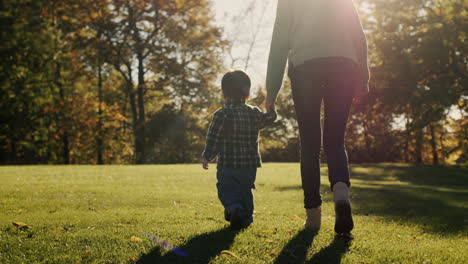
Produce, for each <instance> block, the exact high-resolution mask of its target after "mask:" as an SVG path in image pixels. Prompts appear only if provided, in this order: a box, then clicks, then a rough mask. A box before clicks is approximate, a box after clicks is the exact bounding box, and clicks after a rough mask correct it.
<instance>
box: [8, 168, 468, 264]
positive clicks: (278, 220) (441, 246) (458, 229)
mask: <svg viewBox="0 0 468 264" xmlns="http://www.w3.org/2000/svg"><path fill="white" fill-rule="evenodd" d="M326 175H327V169H326V166H323V167H322V184H323V185H322V194H323V199H324V203H323V207H322V208H323V209H322V212H323V223H322V229H321V230H320V231H319V232H318V234H313V233H310V232H306V231H303V230H302V228H301V227H302V224H303V222H304V210H303V204H302V199H303V194H302V189H301V187H300V176H299V165H298V164H296V163H281V164H280V163H266V164H264V167H263V168H261V169H259V170H258V174H257V184H256V185H257V189H256V190H255V191H254V195H255V206H256V208H255V211H256V214H255V222H254V224H253V225H252V226H251V227H249V228H248V229H246V230H243V231H241V232H238V233H235V232H232V231H230V230H229V229H228V228H227V224H226V222H225V221H224V219H223V209H222V206H221V204H220V202H219V201H218V199H217V193H216V187H215V184H216V169H215V165H214V164H213V165H211V168H210V170H209V171H204V170H202V169H201V166H200V165H148V166H146V165H145V166H22V167H15V166H6V167H5V166H4V167H0V263H326V264H328V263H426V264H429V263H431V264H432V263H456V264H462V263H468V169H467V168H466V167H464V168H460V167H458V168H457V167H426V166H422V167H415V166H411V165H398V164H376V165H372V164H369V165H354V166H352V188H351V199H352V206H353V212H354V219H355V229H354V231H353V238H352V239H344V238H336V237H335V236H334V232H333V224H334V209H333V203H332V200H331V199H332V195H331V193H330V190H329V187H328V180H327V177H326ZM13 222H23V223H25V224H27V225H29V228H28V227H23V228H18V227H17V226H15V225H13V224H12V223H13ZM145 234H149V235H150V236H151V237H152V238H153V241H151V240H150V239H149V238H148V237H147V235H145ZM132 236H133V238H132ZM162 241H166V242H167V245H173V246H176V247H177V248H179V249H180V250H181V251H182V252H184V253H185V254H186V255H187V256H185V257H184V256H180V255H177V254H175V253H173V252H168V250H167V249H165V248H163V247H161V246H159V245H158V244H157V243H155V242H159V243H161V242H162ZM161 244H162V243H161ZM167 245H166V247H168V246H167ZM223 250H228V252H226V251H224V252H223ZM222 252H223V253H222Z"/></svg>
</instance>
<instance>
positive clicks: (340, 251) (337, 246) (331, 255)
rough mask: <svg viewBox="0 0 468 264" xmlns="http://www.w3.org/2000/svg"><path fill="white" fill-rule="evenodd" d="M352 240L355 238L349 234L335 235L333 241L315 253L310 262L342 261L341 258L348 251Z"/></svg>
mask: <svg viewBox="0 0 468 264" xmlns="http://www.w3.org/2000/svg"><path fill="white" fill-rule="evenodd" d="M352 240H353V238H352V237H349V236H335V238H334V239H333V241H332V243H331V244H330V245H328V246H326V247H324V248H322V249H320V251H319V252H317V253H315V254H314V256H313V257H312V258H311V259H310V261H309V262H308V263H310V264H316V263H327V264H339V263H341V258H342V257H343V255H344V254H345V253H346V252H347V251H348V249H349V247H350V246H351V241H352Z"/></svg>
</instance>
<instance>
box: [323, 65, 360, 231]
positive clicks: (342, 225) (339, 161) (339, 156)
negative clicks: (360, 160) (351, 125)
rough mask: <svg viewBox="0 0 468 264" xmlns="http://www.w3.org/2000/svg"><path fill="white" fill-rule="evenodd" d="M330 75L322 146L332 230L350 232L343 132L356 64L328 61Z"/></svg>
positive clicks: (347, 178) (351, 225)
mask: <svg viewBox="0 0 468 264" xmlns="http://www.w3.org/2000/svg"><path fill="white" fill-rule="evenodd" d="M329 69H330V71H329V74H330V76H329V77H328V85H327V89H326V90H325V94H324V106H325V107H324V108H325V120H324V132H323V145H324V149H325V153H326V155H327V163H328V173H329V175H328V176H329V180H330V186H331V189H332V191H333V196H334V201H335V213H336V220H335V231H336V232H337V233H349V232H350V231H351V230H352V229H353V225H354V224H353V220H352V215H351V206H350V204H349V198H348V187H349V186H350V185H351V183H350V177H349V168H348V155H347V153H346V147H345V131H346V125H347V122H348V116H349V112H350V108H351V104H352V100H353V95H354V92H353V91H354V90H355V89H354V88H355V86H356V85H358V82H357V80H358V79H357V77H356V76H358V72H357V71H356V69H357V68H356V65H355V64H354V62H352V61H350V60H346V59H333V60H331V61H330V67H329Z"/></svg>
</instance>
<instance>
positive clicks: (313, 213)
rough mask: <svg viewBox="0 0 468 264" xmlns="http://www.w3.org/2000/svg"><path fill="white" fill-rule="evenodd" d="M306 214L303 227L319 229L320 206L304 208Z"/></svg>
mask: <svg viewBox="0 0 468 264" xmlns="http://www.w3.org/2000/svg"><path fill="white" fill-rule="evenodd" d="M306 215H307V219H306V221H305V223H304V228H308V229H309V228H310V229H316V230H319V229H320V225H321V222H322V209H321V208H320V207H318V208H311V209H306Z"/></svg>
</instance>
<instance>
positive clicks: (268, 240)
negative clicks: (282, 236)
mask: <svg viewBox="0 0 468 264" xmlns="http://www.w3.org/2000/svg"><path fill="white" fill-rule="evenodd" d="M265 242H267V243H273V242H275V241H273V240H271V239H265Z"/></svg>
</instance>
